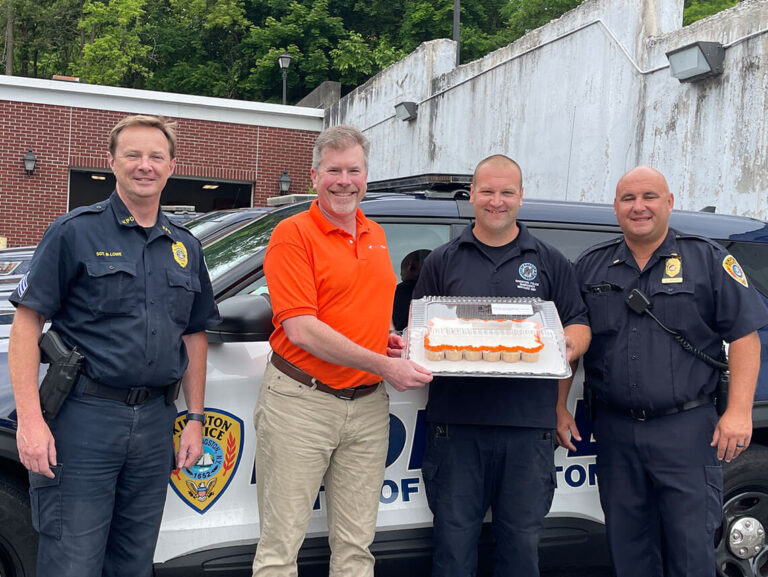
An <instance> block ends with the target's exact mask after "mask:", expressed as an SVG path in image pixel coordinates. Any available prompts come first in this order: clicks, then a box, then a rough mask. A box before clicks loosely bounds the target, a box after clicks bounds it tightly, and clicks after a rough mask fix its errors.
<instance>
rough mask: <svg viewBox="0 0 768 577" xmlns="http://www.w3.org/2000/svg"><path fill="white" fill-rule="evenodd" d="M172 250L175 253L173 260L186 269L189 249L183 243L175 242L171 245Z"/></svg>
mask: <svg viewBox="0 0 768 577" xmlns="http://www.w3.org/2000/svg"><path fill="white" fill-rule="evenodd" d="M171 250H172V251H173V260H175V261H176V262H177V263H179V266H180V267H181V268H186V266H187V247H185V246H184V244H182V242H181V241H179V242H174V243H173V244H172V245H171Z"/></svg>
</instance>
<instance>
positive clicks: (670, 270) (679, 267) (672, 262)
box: [661, 254, 683, 284]
mask: <svg viewBox="0 0 768 577" xmlns="http://www.w3.org/2000/svg"><path fill="white" fill-rule="evenodd" d="M681 282H683V264H682V262H680V257H679V256H677V255H676V254H674V255H672V256H671V257H669V258H668V259H667V262H666V263H665V265H664V276H663V277H661V283H662V284H669V283H681Z"/></svg>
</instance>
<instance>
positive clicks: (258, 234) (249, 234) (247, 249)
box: [203, 202, 309, 280]
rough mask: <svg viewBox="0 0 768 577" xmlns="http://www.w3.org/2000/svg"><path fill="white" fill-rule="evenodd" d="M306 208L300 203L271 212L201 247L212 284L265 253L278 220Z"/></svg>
mask: <svg viewBox="0 0 768 577" xmlns="http://www.w3.org/2000/svg"><path fill="white" fill-rule="evenodd" d="M308 207H309V205H308V204H307V203H305V202H302V203H300V204H294V205H291V206H287V207H285V208H282V209H280V210H276V211H274V212H270V213H269V214H265V215H264V216H262V217H261V218H257V219H256V220H254V221H252V222H249V223H248V224H246V225H245V226H243V227H241V228H238V229H237V230H235V231H233V232H231V233H230V234H228V235H227V236H224V237H222V238H220V239H218V240H217V241H214V242H212V243H211V244H209V245H208V246H206V247H204V248H203V253H204V254H205V262H206V264H207V265H208V272H209V274H210V275H211V280H215V279H216V278H217V277H218V276H219V275H222V274H224V273H225V272H227V271H228V270H230V269H231V268H232V267H234V266H235V265H237V264H238V263H239V262H242V261H243V260H245V259H246V258H248V257H249V256H251V255H253V254H255V253H256V252H258V251H260V250H262V249H264V248H265V247H266V246H267V243H268V242H269V237H270V236H271V235H272V231H273V230H274V229H275V227H276V226H277V224H278V223H279V222H280V221H281V220H283V219H284V218H288V217H289V216H292V215H294V214H297V213H299V212H302V211H304V210H307V208H308Z"/></svg>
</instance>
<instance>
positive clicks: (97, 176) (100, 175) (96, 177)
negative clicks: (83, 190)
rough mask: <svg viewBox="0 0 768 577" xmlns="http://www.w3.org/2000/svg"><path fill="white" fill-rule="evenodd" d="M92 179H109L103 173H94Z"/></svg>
mask: <svg viewBox="0 0 768 577" xmlns="http://www.w3.org/2000/svg"><path fill="white" fill-rule="evenodd" d="M91 180H107V177H106V176H104V175H103V174H95V173H94V174H92V175H91Z"/></svg>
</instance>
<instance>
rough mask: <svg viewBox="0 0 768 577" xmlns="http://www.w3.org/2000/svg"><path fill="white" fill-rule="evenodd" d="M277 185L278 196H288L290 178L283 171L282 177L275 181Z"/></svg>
mask: <svg viewBox="0 0 768 577" xmlns="http://www.w3.org/2000/svg"><path fill="white" fill-rule="evenodd" d="M277 185H278V187H279V188H280V196H283V195H284V194H288V192H290V190H291V177H290V176H288V171H287V170H283V175H282V176H281V177H280V178H279V179H278V180H277Z"/></svg>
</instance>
